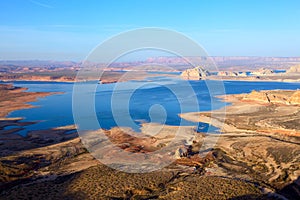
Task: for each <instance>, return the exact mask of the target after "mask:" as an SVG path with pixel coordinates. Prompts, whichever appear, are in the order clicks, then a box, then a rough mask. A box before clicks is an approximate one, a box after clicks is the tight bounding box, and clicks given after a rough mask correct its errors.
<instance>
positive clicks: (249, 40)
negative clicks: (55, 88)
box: [0, 0, 300, 61]
mask: <svg viewBox="0 0 300 200" xmlns="http://www.w3.org/2000/svg"><path fill="white" fill-rule="evenodd" d="M0 9H1V12H0V60H24V59H26V60H32V59H39V60H74V61H79V60H83V59H84V58H85V57H86V56H87V55H88V54H89V52H91V51H92V50H93V49H94V48H95V47H96V46H97V45H99V44H101V43H102V42H103V41H105V40H107V39H108V38H110V37H112V36H114V35H117V34H119V33H122V32H124V31H128V30H133V29H136V28H144V27H157V28H167V29H171V30H174V31H178V32H180V33H182V34H185V35H186V36H187V37H190V38H191V39H193V40H195V41H196V42H197V43H199V44H200V45H201V46H202V47H204V48H205V50H206V51H207V52H208V54H209V55H211V56H280V57H296V56H300V48H299V47H300V1H299V0H224V1H223V0H85V1H84V0H73V1H71V0H69V1H68V0H2V1H0Z"/></svg>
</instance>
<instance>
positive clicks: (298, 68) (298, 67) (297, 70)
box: [286, 65, 300, 74]
mask: <svg viewBox="0 0 300 200" xmlns="http://www.w3.org/2000/svg"><path fill="white" fill-rule="evenodd" d="M286 73H287V74H291V73H300V65H295V66H292V67H290V69H288V70H287V71H286Z"/></svg>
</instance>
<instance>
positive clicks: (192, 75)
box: [181, 66, 210, 80]
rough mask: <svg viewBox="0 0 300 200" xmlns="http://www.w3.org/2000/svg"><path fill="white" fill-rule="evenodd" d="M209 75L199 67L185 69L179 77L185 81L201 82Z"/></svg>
mask: <svg viewBox="0 0 300 200" xmlns="http://www.w3.org/2000/svg"><path fill="white" fill-rule="evenodd" d="M209 75H210V73H209V72H208V71H207V70H205V69H203V68H202V67H200V66H198V67H195V68H193V69H187V70H185V71H183V72H182V73H181V77H183V78H184V79H187V80H202V79H205V78H206V77H207V76H209Z"/></svg>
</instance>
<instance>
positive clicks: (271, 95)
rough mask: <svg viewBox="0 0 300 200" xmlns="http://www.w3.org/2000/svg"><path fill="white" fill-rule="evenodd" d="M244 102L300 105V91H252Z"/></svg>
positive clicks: (245, 97)
mask: <svg viewBox="0 0 300 200" xmlns="http://www.w3.org/2000/svg"><path fill="white" fill-rule="evenodd" d="M242 100H245V101H258V102H262V103H267V104H268V103H274V104H286V105H300V91H299V90H297V91H295V92H294V91H282V92H278V91H260V92H257V91H255V90H254V91H252V92H251V93H250V94H246V95H245V96H244V97H243V98H242Z"/></svg>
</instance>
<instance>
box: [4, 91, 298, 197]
mask: <svg viewBox="0 0 300 200" xmlns="http://www.w3.org/2000/svg"><path fill="white" fill-rule="evenodd" d="M1 93H2V94H5V95H1V98H4V97H3V96H5V100H2V101H1V107H2V110H3V114H2V116H3V117H5V115H6V114H7V113H8V112H11V111H12V108H14V109H21V108H26V107H27V106H28V107H29V106H30V105H27V104H26V102H29V101H34V100H35V99H36V98H37V97H42V96H45V95H50V94H48V93H28V92H24V89H22V88H14V87H12V86H11V85H2V86H1ZM11 98H13V100H11ZM221 98H223V99H224V100H225V101H228V102H230V103H232V105H230V106H228V107H226V118H225V121H224V122H225V123H224V124H222V123H220V122H222V120H223V119H224V112H223V111H222V110H219V111H213V112H214V113H213V115H212V114H211V113H210V112H209V113H205V112H204V113H186V114H182V115H181V117H183V118H185V119H188V120H191V121H202V122H207V123H211V124H213V125H214V126H217V127H218V126H219V128H220V132H221V134H209V133H208V134H204V133H197V132H196V131H195V130H194V128H193V127H185V128H184V129H181V128H179V127H174V126H163V127H161V125H158V124H144V125H143V127H142V136H141V134H140V133H139V134H138V133H134V131H132V130H128V129H126V128H125V129H124V128H113V129H110V130H99V131H100V132H101V133H103V134H104V135H105V136H106V141H108V140H109V141H111V142H112V143H113V144H114V145H116V146H117V147H119V148H120V149H122V150H124V152H129V153H131V155H132V154H133V155H134V156H136V159H137V160H138V159H140V158H143V159H145V160H146V161H150V162H153V163H157V162H161V161H162V160H166V159H165V158H169V159H173V162H172V164H171V165H169V166H167V167H164V168H162V169H160V170H157V171H153V172H150V173H126V172H121V171H118V170H116V169H113V168H109V167H108V166H109V165H111V166H113V165H114V164H117V165H120V163H121V165H122V166H121V167H122V168H123V169H126V167H131V168H132V163H134V160H131V162H129V163H126V162H125V161H126V157H124V160H122V161H121V162H120V160H118V159H115V158H118V157H116V155H118V152H117V151H109V152H106V154H105V158H106V160H109V161H111V163H109V165H108V166H106V165H103V164H102V163H100V162H99V161H98V160H97V159H95V158H94V157H93V156H92V155H91V154H90V153H89V152H88V150H87V149H86V147H89V148H93V147H95V148H96V149H97V144H98V143H97V142H95V140H94V139H93V137H95V136H97V134H98V133H99V132H97V131H96V135H95V133H94V132H93V134H91V137H90V138H91V140H86V138H85V139H83V140H82V138H78V135H77V134H76V133H72V134H65V133H66V132H67V131H72V130H75V128H76V127H74V126H66V127H58V128H53V129H51V130H44V131H32V132H29V133H28V135H27V136H26V137H23V136H19V135H17V134H15V133H14V132H15V131H18V130H19V129H10V130H5V128H4V127H6V126H10V125H14V126H15V125H18V126H25V125H26V124H22V122H19V121H18V120H20V119H9V118H2V119H1V130H0V131H1V143H0V149H1V158H0V169H1V170H0V172H1V174H0V180H1V184H0V190H1V194H0V199H22V198H23V199H61V198H64V199H182V198H185V199H195V197H197V198H199V199H276V198H279V199H297V198H298V197H299V192H300V190H299V184H300V183H299V176H300V168H299V166H300V157H299V152H300V140H299V130H300V127H299V123H298V122H299V117H300V115H299V113H300V106H299V91H258V92H256V91H254V92H252V93H250V94H239V95H228V96H225V97H221ZM212 116H213V117H214V118H213V119H212ZM220 124H221V125H220ZM158 130H159V131H158ZM178 130H179V131H178ZM129 133H130V134H129ZM150 133H157V134H154V135H153V134H150ZM175 133H178V135H177V136H176V134H175ZM149 134H150V135H149ZM216 139H217V140H216ZM204 140H205V142H206V143H209V142H210V141H211V142H212V143H213V142H215V141H217V143H216V145H214V146H213V148H209V149H206V152H205V154H201V147H202V146H203V142H204ZM82 142H83V143H85V144H86V145H90V146H83V144H82ZM89 142H90V143H89ZM102 142H103V143H105V141H103V140H102ZM166 146H167V147H168V148H167V151H165V153H166V155H164V154H162V155H160V156H157V157H155V156H154V157H152V158H151V159H150V160H147V156H146V155H147V154H149V153H151V152H155V151H157V150H159V149H163V148H164V147H166ZM199 151H200V154H199ZM202 153H203V152H202ZM164 156H167V157H164Z"/></svg>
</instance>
